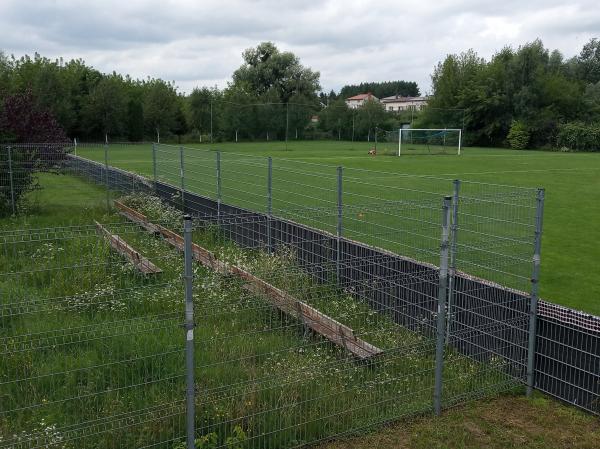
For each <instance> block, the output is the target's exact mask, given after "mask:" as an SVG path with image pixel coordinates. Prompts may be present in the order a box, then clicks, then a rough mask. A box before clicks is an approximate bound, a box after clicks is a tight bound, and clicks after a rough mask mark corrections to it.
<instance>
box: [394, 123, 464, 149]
mask: <svg viewBox="0 0 600 449" xmlns="http://www.w3.org/2000/svg"><path fill="white" fill-rule="evenodd" d="M413 132H423V133H433V134H429V135H427V134H426V136H425V137H424V138H423V137H421V138H420V139H422V143H421V145H429V142H427V141H426V139H430V138H437V139H442V140H443V141H444V144H445V142H446V136H447V135H448V134H449V133H458V150H457V153H456V154H457V155H459V156H460V150H461V148H462V129H459V128H400V129H399V130H398V156H401V155H402V138H403V133H404V135H407V134H409V133H413ZM455 135H456V134H455ZM405 145H406V144H405Z"/></svg>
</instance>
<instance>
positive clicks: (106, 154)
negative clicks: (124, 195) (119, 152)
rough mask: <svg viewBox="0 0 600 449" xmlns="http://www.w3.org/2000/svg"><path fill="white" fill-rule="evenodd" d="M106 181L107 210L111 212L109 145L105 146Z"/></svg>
mask: <svg viewBox="0 0 600 449" xmlns="http://www.w3.org/2000/svg"><path fill="white" fill-rule="evenodd" d="M104 181H105V187H106V209H107V210H110V181H109V178H108V144H107V143H105V144H104Z"/></svg>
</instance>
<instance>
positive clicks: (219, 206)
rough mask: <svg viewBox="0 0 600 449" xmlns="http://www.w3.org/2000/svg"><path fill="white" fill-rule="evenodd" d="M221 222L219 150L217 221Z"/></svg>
mask: <svg viewBox="0 0 600 449" xmlns="http://www.w3.org/2000/svg"><path fill="white" fill-rule="evenodd" d="M220 222H221V152H220V151H217V223H220Z"/></svg>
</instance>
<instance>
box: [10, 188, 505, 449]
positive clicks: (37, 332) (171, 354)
mask: <svg viewBox="0 0 600 449" xmlns="http://www.w3.org/2000/svg"><path fill="white" fill-rule="evenodd" d="M66 179H69V181H68V182H73V183H74V184H77V183H79V181H78V180H74V179H71V178H66V177H65V179H63V180H62V181H63V183H61V184H58V183H53V182H52V181H53V180H54V178H50V177H48V178H47V180H48V181H49V182H48V183H47V184H46V188H47V190H46V191H45V193H44V195H47V197H48V200H47V201H42V202H40V204H39V206H38V208H37V209H35V210H33V209H32V212H33V214H31V215H30V216H29V217H28V218H27V221H26V222H23V221H19V220H23V219H9V220H4V221H3V222H2V226H3V227H4V229H7V228H14V227H15V226H19V225H27V226H32V225H37V226H40V227H48V226H50V225H51V224H53V223H56V224H62V225H65V224H67V223H71V224H72V223H79V224H81V223H83V222H86V223H89V222H90V220H91V219H92V218H100V219H101V220H102V221H103V223H105V224H106V226H107V227H108V228H109V229H110V230H111V231H112V232H115V233H118V234H119V235H121V237H123V238H124V239H125V240H127V241H128V242H129V243H130V244H131V245H133V246H134V247H135V248H136V249H138V250H139V251H140V252H141V253H143V254H144V255H145V256H147V257H148V258H149V259H150V260H152V261H153V262H154V263H156V264H157V265H158V266H159V267H160V268H162V269H163V273H162V274H161V275H160V276H159V277H155V278H149V277H145V276H142V275H140V274H139V273H137V271H136V270H135V269H134V268H133V267H132V265H131V264H129V263H127V262H126V261H125V260H124V259H123V258H122V257H121V256H119V255H117V254H115V253H114V252H113V251H112V250H110V249H109V248H108V246H107V244H106V243H105V242H104V241H103V240H102V238H100V237H99V236H97V235H96V234H95V231H94V229H93V228H82V227H78V228H71V229H63V230H61V231H58V232H57V231H56V230H52V229H45V230H40V231H32V230H31V228H30V229H29V230H28V231H26V232H23V233H21V234H19V235H18V237H16V238H15V237H14V233H13V231H6V232H5V233H4V234H3V235H2V240H0V241H1V242H3V243H2V250H1V251H0V260H1V262H2V263H1V265H0V266H1V267H2V269H1V270H0V292H1V293H2V294H1V296H0V297H1V302H0V307H1V310H2V313H0V317H1V318H0V319H1V321H0V322H1V326H0V341H1V344H0V349H1V350H2V352H3V353H2V360H3V363H2V364H1V365H0V399H1V401H0V404H1V406H0V435H2V438H3V439H4V441H3V440H0V445H2V444H3V443H4V442H5V441H6V440H7V437H9V436H11V435H17V437H16V441H21V442H24V441H26V440H27V439H28V438H31V437H32V435H34V436H36V438H39V439H38V444H42V445H44V446H46V447H50V448H76V447H83V446H86V447H94V448H105V447H106V448H108V447H140V446H145V445H148V444H150V443H156V442H159V444H157V446H156V447H171V446H172V445H174V444H177V443H178V441H179V440H180V439H181V437H182V436H183V432H182V429H183V427H182V426H183V424H182V423H183V415H184V408H183V398H184V374H185V371H184V365H183V363H184V358H183V342H184V339H183V337H184V332H183V330H182V329H181V327H180V324H181V322H182V320H183V288H182V283H181V280H180V275H181V267H182V259H181V255H180V254H178V253H177V252H176V251H175V250H173V248H171V247H170V246H169V245H168V244H167V243H166V242H163V241H162V240H160V239H157V238H155V237H154V236H151V235H148V234H146V233H145V232H143V231H142V230H141V229H139V228H137V227H135V226H132V225H130V224H126V223H125V222H124V219H121V218H119V217H118V216H117V215H115V214H114V213H112V212H107V211H106V210H105V209H104V208H103V207H104V206H103V204H102V203H103V201H105V198H104V195H103V192H101V191H100V192H99V191H97V190H95V189H94V188H90V190H86V189H88V187H87V186H85V185H79V187H81V190H77V192H85V195H86V199H85V200H83V199H82V197H79V193H74V192H75V191H65V190H64V189H62V188H61V187H59V185H60V186H62V185H64V181H65V180H66ZM71 193H73V196H71ZM88 194H89V196H87V195H88ZM58 195H60V196H58ZM69 198H70V199H69ZM51 201H57V202H61V201H64V202H67V203H68V202H69V201H71V202H72V203H71V204H72V206H73V207H72V208H70V209H69V210H68V213H69V215H68V216H65V214H66V213H67V212H66V210H64V209H62V210H60V212H59V213H55V212H54V211H53V208H52V207H51ZM125 201H126V202H127V203H128V204H130V205H132V206H135V207H136V208H139V209H141V210H142V211H143V212H144V213H146V214H148V216H149V217H150V218H151V219H152V220H155V221H158V222H160V223H162V224H164V225H166V226H169V227H171V228H174V229H175V230H180V226H181V224H180V223H181V217H180V215H179V212H177V211H176V210H174V209H169V208H168V207H166V206H164V205H163V204H161V203H160V202H159V201H157V200H155V199H152V198H149V197H139V196H137V197H130V198H125ZM194 240H195V241H196V242H198V243H199V244H201V245H203V246H206V247H207V248H208V249H210V250H212V251H214V252H215V253H216V254H217V255H218V257H220V258H222V259H223V260H226V261H228V262H230V263H235V264H238V265H240V266H241V267H243V268H245V269H247V270H249V271H252V272H254V273H256V274H257V275H259V276H261V277H263V278H265V279H266V280H267V281H269V282H271V283H273V284H274V285H276V286H278V287H280V288H282V289H285V290H286V291H288V292H290V293H291V294H293V295H294V296H296V297H297V298H298V299H300V300H303V301H305V302H307V303H309V304H311V305H313V306H315V307H317V308H318V309H319V310H321V311H322V312H324V313H326V314H329V315H330V316H332V317H333V318H335V319H337V320H338V321H340V322H342V323H344V324H347V325H350V326H351V327H353V328H354V330H355V332H356V334H357V335H358V336H360V337H361V338H363V339H365V340H367V341H369V342H371V343H373V344H376V345H378V346H380V347H381V348H382V349H384V350H385V353H384V355H383V356H380V357H379V358H378V359H377V360H375V361H373V362H372V363H364V362H362V363H361V362H358V361H357V360H355V359H354V358H353V357H351V356H350V355H349V354H348V353H347V352H346V351H344V350H343V349H341V348H340V347H338V346H336V345H333V344H332V343H329V342H327V341H326V340H324V339H323V338H322V337H320V336H318V335H313V334H311V333H310V332H307V329H305V328H304V327H303V326H302V324H301V323H300V322H299V321H298V320H296V319H295V318H294V317H288V316H285V315H282V314H281V313H280V312H279V311H278V310H277V309H276V308H274V307H272V306H271V305H270V304H269V302H268V301H266V300H265V299H264V298H262V297H259V296H256V295H255V294H252V293H250V292H249V291H248V290H247V289H245V288H244V284H243V282H241V280H239V279H237V278H235V277H230V276H224V275H221V274H218V273H215V272H213V271H210V270H209V269H207V268H204V267H201V266H195V269H194V270H195V279H196V281H195V290H194V302H195V306H196V317H197V323H198V327H197V329H196V331H195V342H196V360H197V364H196V379H197V386H196V389H197V393H196V402H197V409H198V413H197V417H198V422H197V425H198V435H199V436H201V435H204V436H206V437H207V438H208V436H209V435H214V439H215V441H216V443H215V445H221V446H222V447H226V446H227V445H229V446H227V447H233V444H237V445H239V446H240V447H261V448H281V447H293V446H296V445H300V444H304V443H306V442H310V441H315V440H318V439H322V438H329V437H333V436H335V435H338V434H342V433H344V434H345V433H347V432H348V431H349V430H352V429H356V432H361V431H362V429H367V428H370V427H372V426H376V425H378V424H379V423H381V422H385V421H387V420H390V419H394V418H398V417H399V416H407V415H413V414H415V413H426V412H429V411H430V409H431V406H432V388H433V368H434V363H433V356H434V347H433V342H432V341H431V340H430V339H428V338H426V337H424V336H423V335H420V334H417V333H413V332H409V331H407V330H406V329H404V328H402V327H400V326H398V325H396V324H395V323H394V322H393V321H392V319H391V317H389V316H386V315H385V314H380V313H376V312H374V311H372V310H370V309H369V307H368V306H367V305H366V304H364V303H361V302H360V301H357V299H356V298H355V297H354V296H353V295H351V294H349V293H348V292H344V291H342V290H340V289H338V288H337V287H336V285H335V282H331V283H324V284H322V283H317V282H316V281H315V280H313V279H312V278H311V277H310V276H308V275H306V274H305V273H304V272H303V271H302V270H300V269H299V268H298V267H297V265H296V263H295V254H294V250H293V248H285V247H282V248H279V250H278V251H277V252H275V254H267V253H266V252H264V251H259V250H253V251H248V250H242V249H241V248H239V247H237V246H236V245H234V244H233V243H231V242H230V241H227V240H226V239H224V236H223V235H222V234H221V233H219V232H218V230H216V229H215V228H214V226H212V225H210V224H206V225H204V224H199V226H198V227H197V229H196V231H195V233H194ZM446 360H447V363H446V371H445V376H446V377H447V379H448V383H447V385H446V389H445V395H446V396H445V398H446V403H447V404H451V403H453V402H454V401H455V400H459V399H463V400H464V398H465V397H468V396H469V395H475V396H476V395H480V394H483V393H484V392H486V391H488V392H489V391H495V390H503V389H506V388H510V387H511V386H512V385H513V382H512V381H511V380H510V379H509V378H508V377H507V376H505V375H504V374H502V368H503V366H502V363H501V361H500V360H492V361H490V363H489V364H476V363H473V362H471V361H469V360H468V359H466V358H465V357H462V356H460V355H459V354H455V353H452V352H450V351H449V352H448V354H447V357H446ZM19 379H20V380H19ZM450 379H452V380H451V381H450ZM465 395H466V396H465ZM134 412H135V413H134ZM120 414H128V416H127V418H122V420H121V421H119V422H118V425H116V423H117V421H116V417H117V415H120ZM102 417H109V420H108V423H103V422H99V421H97V420H98V419H99V418H102ZM83 423H87V424H86V425H85V426H82V424H83ZM73 426H74V427H73ZM236 429H238V430H236ZM240 430H241V433H240ZM78 432H85V433H86V437H85V438H83V440H78V439H77V438H76V435H77V434H78ZM232 437H235V441H234V440H231V438H232ZM211 438H212V437H211ZM228 438H229V440H228ZM39 441H43V443H39ZM10 444H12V443H9V446H8V447H11V446H10Z"/></svg>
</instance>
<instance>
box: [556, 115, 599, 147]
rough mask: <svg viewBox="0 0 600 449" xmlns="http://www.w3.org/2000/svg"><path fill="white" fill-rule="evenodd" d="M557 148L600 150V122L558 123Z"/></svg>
mask: <svg viewBox="0 0 600 449" xmlns="http://www.w3.org/2000/svg"><path fill="white" fill-rule="evenodd" d="M556 144H557V146H558V148H567V149H569V150H575V151H600V123H589V124H588V123H582V122H570V123H564V124H562V125H559V127H558V135H557V139H556Z"/></svg>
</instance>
